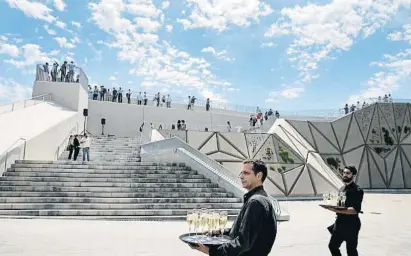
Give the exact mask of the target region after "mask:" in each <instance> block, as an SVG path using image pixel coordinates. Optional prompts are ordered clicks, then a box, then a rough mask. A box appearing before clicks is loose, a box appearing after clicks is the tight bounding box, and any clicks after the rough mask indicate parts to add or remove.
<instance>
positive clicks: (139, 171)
mask: <svg viewBox="0 0 411 256" xmlns="http://www.w3.org/2000/svg"><path fill="white" fill-rule="evenodd" d="M10 172H49V173H53V172H55V173H90V174H124V175H127V174H195V172H194V171H190V170H184V169H169V170H163V169H157V170H150V169H148V170H144V169H135V170H133V169H131V170H128V169H123V170H111V169H56V168H39V169H34V170H33V169H29V168H27V169H23V168H21V169H15V170H11V171H10ZM7 173H9V171H7Z"/></svg>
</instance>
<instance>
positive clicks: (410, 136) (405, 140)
mask: <svg viewBox="0 0 411 256" xmlns="http://www.w3.org/2000/svg"><path fill="white" fill-rule="evenodd" d="M401 144H411V133H410V134H408V136H407V137H405V138H403V141H401Z"/></svg>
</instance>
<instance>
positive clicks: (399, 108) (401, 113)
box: [393, 103, 408, 141]
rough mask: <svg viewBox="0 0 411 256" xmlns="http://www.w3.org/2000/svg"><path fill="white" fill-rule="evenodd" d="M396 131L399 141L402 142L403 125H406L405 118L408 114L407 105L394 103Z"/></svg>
mask: <svg viewBox="0 0 411 256" xmlns="http://www.w3.org/2000/svg"><path fill="white" fill-rule="evenodd" d="M393 109H394V119H395V129H396V130H397V141H400V140H401V133H402V125H403V124H404V118H405V116H406V115H407V114H408V111H407V104H404V103H393Z"/></svg>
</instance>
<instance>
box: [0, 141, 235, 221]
mask: <svg viewBox="0 0 411 256" xmlns="http://www.w3.org/2000/svg"><path fill="white" fill-rule="evenodd" d="M133 143H134V144H133ZM136 146H137V144H136V141H135V140H134V139H126V138H122V139H119V138H117V139H116V138H105V139H104V138H96V139H94V140H93V142H92V146H91V157H92V159H93V161H90V162H80V161H76V162H74V161H68V160H59V161H30V160H25V161H16V162H15V164H13V165H12V166H11V168H9V169H8V170H7V172H5V173H4V174H3V177H0V218H5V217H10V218H16V217H17V218H75V219H130V220H181V219H185V218H186V213H187V210H190V209H198V208H208V209H218V210H227V211H228V213H229V215H230V216H235V215H236V214H237V213H238V211H239V208H240V207H241V199H239V198H235V197H234V196H233V195H232V194H231V193H228V192H226V191H225V190H224V189H223V188H219V187H218V186H217V185H216V184H213V183H211V181H210V180H208V179H206V178H204V176H202V175H199V174H197V172H196V171H195V170H191V169H190V168H189V167H187V166H185V165H184V164H158V163H148V162H138V161H140V157H139V156H138V154H137V153H135V152H134V151H132V150H135V151H136V152H137V151H138V150H136V149H135V147H136ZM127 149H128V150H129V151H127ZM130 151H131V152H132V153H130ZM127 153H129V154H130V155H126V154H127ZM132 154H133V155H132ZM66 155H67V153H64V154H63V155H62V156H61V158H62V159H66V158H67V157H66Z"/></svg>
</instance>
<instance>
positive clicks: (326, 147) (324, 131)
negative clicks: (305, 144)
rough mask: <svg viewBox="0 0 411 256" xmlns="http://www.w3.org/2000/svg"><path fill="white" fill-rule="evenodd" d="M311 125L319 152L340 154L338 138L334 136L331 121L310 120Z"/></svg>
mask: <svg viewBox="0 0 411 256" xmlns="http://www.w3.org/2000/svg"><path fill="white" fill-rule="evenodd" d="M309 124H310V126H311V132H312V134H313V138H314V141H315V145H316V146H317V147H316V149H317V152H318V153H328V154H339V153H340V151H339V148H338V144H337V140H336V138H335V136H334V132H333V130H332V128H331V124H330V123H322V124H321V123H319V122H316V123H312V122H309Z"/></svg>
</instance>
